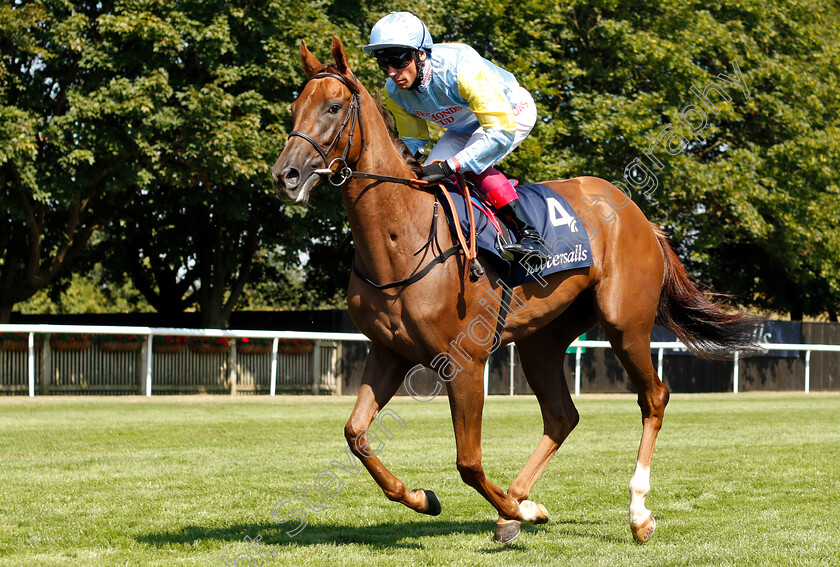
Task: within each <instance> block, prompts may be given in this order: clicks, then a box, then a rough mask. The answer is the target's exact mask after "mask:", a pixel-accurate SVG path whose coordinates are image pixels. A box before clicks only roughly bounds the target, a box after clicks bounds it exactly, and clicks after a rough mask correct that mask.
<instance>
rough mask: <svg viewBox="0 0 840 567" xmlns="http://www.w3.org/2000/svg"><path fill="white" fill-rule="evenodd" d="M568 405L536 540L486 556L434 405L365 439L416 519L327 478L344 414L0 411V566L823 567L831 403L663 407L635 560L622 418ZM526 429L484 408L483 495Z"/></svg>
mask: <svg viewBox="0 0 840 567" xmlns="http://www.w3.org/2000/svg"><path fill="white" fill-rule="evenodd" d="M576 404H577V406H578V409H579V410H580V413H581V423H580V424H579V425H578V428H577V429H576V430H575V431H574V432H573V433H572V435H571V436H570V438H569V439H568V440H567V441H566V443H565V444H564V445H563V447H561V449H560V451H559V452H558V454H557V456H556V457H555V458H554V460H553V461H552V463H551V464H550V465H549V467H548V469H547V470H546V472H545V474H544V475H543V477H542V478H541V479H540V482H539V483H537V485H536V487H535V489H534V491H533V492H532V499H534V500H535V501H537V502H540V503H542V504H545V505H546V506H547V507H548V510H549V512H550V514H551V521H550V522H549V523H548V524H546V525H544V526H537V527H534V526H525V525H523V533H522V534H521V535H520V536H519V538H518V539H517V540H515V541H514V542H513V543H512V544H509V545H507V546H501V545H497V544H495V543H494V542H493V541H492V539H491V538H492V529H493V525H494V522H495V514H494V511H493V510H492V509H491V507H490V505H489V504H487V503H486V502H485V501H484V499H483V498H481V497H480V496H479V495H478V494H477V493H475V492H474V491H473V490H472V489H470V488H469V487H467V486H466V485H464V484H463V483H462V482H461V480H460V478H459V475H458V472H457V470H456V469H455V466H454V462H455V445H454V440H453V435H452V427H451V424H450V421H449V412H448V406H447V405H446V402H445V401H444V400H435V401H433V402H430V403H418V402H415V401H414V400H411V399H398V400H396V401H395V402H393V403H392V404H391V405H389V406H388V407H390V408H393V409H394V410H395V411H396V412H397V413H398V415H399V416H400V417H401V418H402V419H403V420H404V421H405V426H404V427H399V426H398V425H396V424H395V422H394V421H389V422H388V425H389V428H390V429H391V431H392V432H393V434H394V438H393V439H387V438H384V437H383V438H381V439H380V440H381V442H382V446H381V451H380V455H381V457H382V459H383V462H384V463H385V465H386V466H388V467H389V468H390V469H391V471H392V472H394V473H395V474H396V475H397V476H398V477H400V478H401V479H402V480H404V481H405V482H406V484H407V485H408V486H409V487H411V488H427V489H431V490H434V491H435V492H436V493H437V494H438V496H439V497H440V498H441V501H442V503H443V513H442V514H441V515H440V516H437V517H429V516H423V515H419V514H416V513H414V512H412V511H410V510H409V509H408V508H405V507H404V506H402V505H399V504H396V503H392V502H389V501H388V500H387V499H386V498H385V497H384V495H383V494H382V493H381V491H380V490H379V489H378V487H377V486H376V485H375V483H374V482H373V480H372V479H371V478H370V477H369V475H368V474H367V472H366V471H365V470H364V469H363V468H362V467H361V466H359V468H358V474H357V475H353V474H351V473H350V472H347V471H344V470H341V469H336V468H335V466H334V465H331V462H332V461H333V460H335V461H344V462H347V461H346V454H345V453H344V447H345V445H344V439H343V435H342V428H343V425H344V422H345V421H346V419H347V416H348V415H349V414H350V411H351V409H352V405H353V400H352V399H350V398H311V397H278V398H275V399H269V398H264V397H261V398H250V397H238V398H220V397H177V398H173V397H165V398H153V399H145V398H64V397H45V398H35V399H24V398H0V463H2V465H1V466H2V475H0V565H3V566H5V565H9V566H11V565H14V566H16V567H18V566H39V567H41V566H53V565H142V566H151V565H167V566H170V565H215V566H223V565H225V562H224V561H223V559H222V555H224V556H226V557H227V558H228V559H229V563H228V564H231V565H233V564H236V561H237V560H239V563H238V564H239V565H241V566H245V565H260V566H262V565H277V566H279V565H319V566H321V565H340V566H342V565H346V566H353V567H358V566H362V565H377V566H389V565H394V566H403V565H488V566H490V565H492V566H494V567H495V566H505V565H511V566H513V565H516V566H519V565H587V566H588V565H609V566H618V565H633V566H637V565H703V566H707V565H715V566H718V567H720V566H726V565H733V566H734V565H738V566H741V565H838V564H840V559H838V557H840V543H839V542H838V534H840V510H838V508H837V503H838V502H840V459H839V458H838V457H840V396H838V395H835V394H810V395H804V394H740V395H732V394H724V395H685V396H681V395H675V396H673V397H672V399H671V403H670V404H669V407H668V411H667V412H666V416H665V425H664V427H663V430H662V433H661V434H660V437H659V442H658V445H657V451H656V455H655V457H654V464H653V471H652V472H653V474H652V480H651V484H652V488H653V490H652V493H651V496H650V497H649V498H648V506H649V507H650V508H651V509H652V510H653V512H654V516H655V517H656V518H657V522H658V526H657V531H656V533H655V534H654V537H653V539H652V540H651V541H650V542H649V543H647V544H645V545H639V544H634V543H633V541H632V538H631V536H630V532H629V528H628V526H627V505H628V503H629V495H628V492H627V488H626V487H627V483H628V482H629V479H630V476H631V474H632V472H633V468H634V464H635V453H636V450H637V448H638V442H639V436H640V434H641V420H640V414H639V411H638V407H637V406H636V404H635V399H634V398H633V397H630V396H624V395H621V396H583V397H581V398H579V399H577V400H576ZM540 423H541V422H540V418H539V409H538V406H537V403H536V401H535V400H534V399H533V398H530V397H517V398H490V399H489V400H488V402H487V405H486V408H485V418H484V432H483V438H484V452H483V454H484V466H485V472H486V473H487V475H488V477H489V478H490V479H491V480H493V481H494V482H495V483H496V484H498V485H500V486H502V487H507V486H508V485H509V484H510V482H511V481H512V480H513V479H514V478H515V476H516V474H517V472H518V471H519V469H520V468H521V467H522V466H523V465H524V463H525V461H526V460H527V458H528V455H529V454H530V452H531V450H532V449H533V448H534V447H535V445H536V442H537V440H538V439H539V436H540V434H541V425H540ZM375 445H376V444H375V443H374V446H375ZM328 469H329V470H333V471H337V472H336V473H335V476H332V475H330V474H329V473H326V474H324V475H322V476H321V477H320V481H321V482H322V488H323V489H324V491H325V492H327V491H329V490H332V491H335V492H336V493H335V494H334V495H333V496H332V497H327V498H325V497H323V496H320V495H319V494H318V493H317V490H316V489H312V490H311V491H310V492H309V494H308V496H309V497H310V499H311V500H312V503H313V505H314V506H315V507H318V508H319V509H318V510H317V511H313V510H309V511H308V518H307V521H308V523H307V525H306V527H305V528H304V529H303V530H302V531H301V532H300V533H299V534H298V535H296V536H295V537H290V536H288V535H287V534H286V531H288V530H291V529H292V528H294V527H295V526H297V525H298V523H299V522H298V521H297V520H290V521H289V522H287V523H286V524H283V525H279V524H277V523H276V522H274V521H273V520H272V519H271V511H272V508H273V506H274V505H275V504H276V503H277V502H278V501H281V500H282V499H284V498H289V499H290V502H291V501H293V500H294V498H295V492H296V491H297V492H298V493H305V491H306V490H307V488H308V487H312V486H313V484H314V483H316V482H318V480H319V479H318V475H319V473H321V471H323V470H328ZM330 481H332V483H331V484H330ZM339 482H341V483H343V484H338V483H339ZM339 488H340V490H339ZM294 507H301V506H300V505H298V504H291V503H289V504H286V505H285V507H284V508H283V511H284V512H288V511H290V510H291V509H292V508H294ZM246 536H248V537H250V538H253V539H256V538H258V537H260V538H261V540H259V544H258V545H259V549H261V550H262V551H263V553H265V554H266V555H264V556H260V555H259V554H258V553H257V552H256V551H253V548H251V549H249V547H248V546H247V543H246V542H245V541H244V538H245V537H246ZM244 553H249V554H250V556H251V557H252V558H253V560H252V562H251V563H248V562H247V561H245V559H246V556H244V555H239V554H244ZM272 554H273V556H272ZM237 556H238V557H237Z"/></svg>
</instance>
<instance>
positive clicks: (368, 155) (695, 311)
mask: <svg viewBox="0 0 840 567" xmlns="http://www.w3.org/2000/svg"><path fill="white" fill-rule="evenodd" d="M300 55H301V60H302V63H303V70H304V71H305V73H306V75H307V77H308V80H307V82H306V84H305V86H304V87H303V89H302V91H301V93H300V96H299V97H298V98H297V100H296V101H295V102H294V103H293V104H292V113H293V119H294V132H293V133H292V135H291V136H290V138H289V140H288V142H287V144H286V146H285V148H284V149H283V152H282V153H281V155H280V157H279V158H278V160H277V163H276V164H275V165H274V167H273V168H272V170H271V174H272V177H273V179H274V183H275V186H276V187H277V189H278V190H279V191H282V192H284V193H285V195H286V196H287V197H288V198H290V199H292V200H294V201H295V202H298V203H305V202H306V201H307V199H308V198H309V195H310V192H311V191H312V190H313V189H314V188H315V187H316V186H318V185H320V184H322V182H323V181H324V180H325V178H329V180H330V181H332V183H333V185H339V186H341V194H342V197H343V201H344V206H345V208H346V210H347V216H348V220H349V224H350V228H351V231H352V235H353V240H354V241H355V247H356V252H355V260H354V262H355V270H354V273H353V274H352V275H351V276H350V284H349V291H348V299H347V303H348V309H349V311H350V315H351V316H352V318H353V320H354V321H355V323H356V325H358V327H359V329H360V330H361V331H362V332H363V333H364V334H365V335H367V336H368V337H369V338H370V340H371V348H370V353H369V355H368V358H367V362H366V365H365V369H364V374H363V378H362V385H361V388H360V389H359V393H358V398H357V400H356V405H355V407H354V409H353V412H352V414H351V415H350V418H349V420H348V422H347V425H346V427H345V429H344V432H345V436H346V438H347V442H348V444H349V446H350V449H351V451H352V452H353V453H354V454H355V455H356V457H358V458H359V459H360V460H361V462H362V463H363V464H364V466H365V468H367V470H368V471H369V473H370V475H371V476H372V477H373V479H374V480H375V481H376V483H377V484H378V485H379V486H380V487H381V488H382V490H383V491H384V492H385V494H386V495H387V497H388V498H389V499H391V500H394V501H397V502H401V503H403V504H405V505H406V506H408V507H409V508H411V509H412V510H415V511H416V512H421V513H426V514H432V515H436V514H438V513H439V512H440V509H441V508H440V501H439V500H438V498H437V496H436V495H435V494H434V493H433V492H432V491H430V490H409V489H408V488H407V487H406V485H405V484H404V483H403V482H402V481H401V480H400V479H398V478H397V477H395V476H394V475H393V474H391V472H389V471H388V469H386V468H385V466H384V465H383V464H382V462H381V461H380V459H379V458H378V457H377V456H376V455H375V454H374V452H373V451H371V450H370V445H369V444H368V438H367V429H368V427H370V425H371V423H372V422H373V420H374V419H375V417H376V415H377V413H378V412H379V411H380V410H381V409H382V408H383V407H384V406H385V404H387V403H388V401H389V400H390V399H391V397H392V396H393V395H394V394H395V392H396V391H397V389H398V388H399V387H400V385H401V384H402V383H403V381H404V380H405V378H406V375H407V374H409V373H410V372H411V371H412V369H414V368H415V367H416V366H417V365H422V366H425V367H435V369H436V370H438V373H439V374H441V376H444V375H445V382H446V390H447V394H448V398H449V404H450V409H451V414H452V423H453V426H454V429H455V441H456V446H457V467H458V472H459V473H460V475H461V478H462V479H463V480H464V482H466V483H467V484H468V485H470V486H471V487H473V488H475V489H476V490H477V491H478V492H479V493H480V494H481V495H482V496H483V497H484V498H486V499H487V501H488V502H490V504H492V505H493V507H494V508H495V509H496V510H497V511H498V513H499V518H498V521H497V525H496V536H495V537H496V539H497V540H498V541H509V540H511V539H513V537H515V536H516V535H517V534H518V533H519V527H520V524H519V523H520V522H533V523H544V522H547V521H548V513H547V511H546V509H545V507H544V506H542V505H540V504H536V503H534V502H532V501H530V500H528V495H529V493H530V491H531V488H532V487H533V486H534V483H535V482H536V481H537V479H538V478H539V476H540V474H541V473H542V472H543V471H544V470H545V468H546V466H547V465H548V462H549V460H550V459H551V457H552V456H553V455H554V453H555V452H556V451H557V449H558V448H559V447H560V444H561V443H563V440H564V439H566V437H567V436H568V435H569V433H570V432H571V431H572V429H574V427H575V425H577V423H578V412H577V410H576V409H575V406H574V404H573V403H572V398H571V396H570V394H569V389H568V386H567V383H566V378H565V376H564V374H563V360H564V357H565V352H566V347H567V346H568V345H569V344H570V343H571V342H572V341H573V340H574V339H575V338H576V337H578V336H579V335H581V334H582V333H584V332H585V331H587V330H589V329H590V328H592V327H593V326H594V325H595V324H600V325H601V327H603V329H604V331H605V333H606V335H607V337H608V338H609V341H610V343H611V346H612V348H613V350H614V351H615V353H616V355H617V356H618V358H619V360H620V361H621V364H622V365H623V367H624V369H625V370H626V371H627V374H628V375H629V377H630V381H631V382H632V383H633V385H634V386H635V388H636V390H637V392H638V403H639V406H640V407H641V412H642V438H641V443H640V446H639V452H638V457H637V460H636V469H635V472H634V473H633V476H632V478H631V480H630V485H629V489H630V529H631V531H632V534H633V536H634V538H635V539H636V540H639V541H647V540H648V539H649V538H650V536H651V534H652V533H653V531H654V528H655V521H654V519H653V517H652V515H651V512H650V510H648V509H647V508H646V506H645V499H646V497H647V495H648V492H649V491H650V466H651V461H652V458H653V450H654V444H655V442H656V436H657V434H658V432H659V429H660V427H661V426H662V417H663V413H664V411H665V405H666V404H667V402H668V395H669V394H668V389H667V388H666V387H665V385H664V384H663V383H662V382H661V381H660V380H659V377H658V376H657V375H656V371H655V370H654V367H653V364H652V362H651V354H650V334H651V329H652V328H653V324H654V321H657V322H658V323H660V324H662V325H664V326H665V327H666V328H668V329H670V330H671V331H672V332H674V333H675V334H676V335H677V336H678V337H679V338H680V339H682V340H683V342H684V343H685V344H687V345H688V346H689V347H690V348H691V349H692V351H694V352H695V353H696V354H699V355H701V356H707V357H712V356H714V357H718V356H720V355H721V354H726V353H729V354H731V353H734V352H735V351H742V352H743V351H750V350H754V348H755V339H754V336H755V335H754V333H753V331H754V326H755V320H753V319H751V318H750V317H747V316H745V315H744V314H743V313H738V314H734V315H732V314H727V313H726V312H725V311H724V309H723V308H722V306H721V305H719V304H718V303H715V302H713V301H712V300H710V299H707V298H706V297H705V296H704V295H703V293H701V292H700V291H698V289H697V288H696V287H695V286H694V285H693V284H692V282H691V280H690V278H689V277H688V276H687V274H686V272H685V269H684V268H683V266H682V264H681V263H680V261H679V259H678V258H677V256H676V254H675V253H674V251H673V250H672V248H671V246H670V245H669V244H668V242H667V240H666V238H665V236H664V234H663V233H662V232H661V231H660V230H659V229H658V228H656V227H655V226H653V225H652V224H651V223H649V222H648V221H647V219H646V218H645V217H644V215H643V214H642V212H641V211H640V210H639V209H638V207H636V205H635V204H633V203H632V201H630V200H629V199H628V198H626V196H624V195H623V194H621V193H620V192H619V191H618V190H616V189H615V187H613V186H611V185H610V184H609V183H608V182H606V181H604V180H602V179H597V178H594V177H579V178H575V179H569V180H565V181H549V182H546V183H545V185H547V186H548V187H550V188H551V189H552V190H554V191H556V192H557V193H559V194H560V195H562V196H563V197H564V198H565V200H566V201H567V202H568V203H569V204H570V205H571V207H572V208H573V209H574V210H575V211H576V212H577V213H578V214H579V215H583V213H584V212H585V211H587V208H586V207H585V204H584V201H586V203H587V206H588V207H589V210H590V211H592V210H593V208H594V212H595V213H596V214H590V216H589V220H590V221H591V222H589V223H587V227H586V228H587V232H588V234H589V239H590V247H591V255H592V259H593V262H594V264H593V265H592V266H591V267H587V268H578V269H573V270H567V271H564V272H559V273H557V274H554V275H551V276H547V277H546V278H545V279H542V278H539V279H537V280H534V281H530V282H528V283H525V284H524V285H521V286H516V287H515V288H513V289H512V296H511V297H510V298H509V300H510V301H509V303H508V304H507V305H506V304H505V303H504V302H503V301H502V300H501V299H500V297H503V296H504V294H503V293H502V292H503V291H504V287H505V286H504V284H503V283H502V280H501V279H500V277H499V274H498V273H497V272H496V270H494V268H493V265H491V264H490V263H489V262H486V261H483V260H482V259H481V258H479V260H480V261H482V264H483V267H484V268H485V269H486V273H485V274H484V275H481V276H479V277H478V278H475V277H474V276H475V274H472V275H473V277H471V273H470V269H469V264H468V262H467V260H466V258H465V255H464V254H452V255H451V256H447V258H448V259H446V258H445V259H441V257H440V251H441V250H443V249H446V248H447V247H448V246H451V245H453V244H454V243H455V240H456V239H455V238H454V237H453V236H452V233H451V232H450V228H449V227H448V226H447V225H446V223H445V222H436V216H435V215H436V207H435V202H436V197H435V195H434V194H433V193H432V192H429V191H425V190H421V189H418V188H413V187H410V186H408V185H407V184H406V183H404V182H401V181H399V179H392V178H403V179H408V178H414V177H416V175H415V173H414V170H413V169H412V166H411V165H410V163H411V162H412V161H413V160H412V159H411V157H410V156H406V153H407V150H405V149H404V146H403V145H402V143H401V142H395V141H394V139H393V138H392V136H391V134H390V132H389V130H388V128H387V126H386V122H385V120H384V119H383V117H382V115H381V114H380V110H379V106H378V105H377V103H376V102H375V101H374V99H373V98H372V97H371V96H370V94H369V93H368V92H367V91H366V90H365V88H364V87H363V86H362V85H361V84H360V83H359V82H358V81H357V80H356V78H355V77H354V76H353V74H352V72H351V69H350V66H349V64H348V60H347V55H346V53H345V51H344V47H343V45H342V44H341V42H340V41H339V40H338V38H335V37H334V38H333V41H332V55H333V59H334V61H335V62H334V63H330V64H327V65H322V64H321V63H320V62H319V61H318V60H317V59H316V58H315V57H314V56H313V55H312V53H310V51H309V50H308V49H307V48H306V45H305V44H304V43H301V46H300ZM415 165H416V162H415ZM330 168H332V169H330ZM351 171H352V175H351ZM331 172H333V173H334V174H333V175H330V173H331ZM335 172H337V173H335ZM366 173H372V174H379V175H380V176H388V177H380V178H375V177H376V176H375V175H374V176H373V177H374V178H371V177H370V176H366V175H365V174H366ZM610 190H613V191H614V192H615V195H612V196H610V195H609V193H608V192H609V191H610ZM617 197H621V198H622V199H624V200H623V201H621V199H618V198H617ZM609 202H612V203H613V204H614V205H615V206H611V205H610V204H609ZM616 203H617V204H616ZM430 232H431V233H432V234H431V237H434V238H436V239H437V243H438V244H439V246H437V247H435V246H434V245H432V244H433V238H430ZM430 243H431V244H430ZM421 252H422V253H421ZM436 256H437V258H438V259H437V261H435V257H436ZM420 272H423V273H424V274H425V275H424V276H423V277H422V278H419V279H418V278H417V277H415V278H412V279H409V278H410V277H411V276H412V275H415V274H418V273H420ZM360 274H361V275H360ZM362 275H363V276H364V277H362ZM407 279H408V281H405V280H407ZM474 280H475V281H474ZM389 282H395V285H392V286H390V287H377V286H374V285H371V283H378V284H387V283H389ZM487 298H492V300H490V301H488V300H487ZM503 305H505V307H507V309H506V310H505V307H503ZM514 306H515V307H516V309H515V313H514V309H513V308H514ZM493 310H495V311H493ZM490 311H492V312H493V313H494V316H495V317H496V318H497V319H498V323H499V332H498V334H493V336H492V337H491V336H490V334H491V333H488V332H483V333H480V332H478V331H477V330H476V329H477V327H476V326H475V325H473V326H472V327H470V325H471V323H475V322H477V321H485V322H486V321H487V320H488V319H490V316H489V315H488V312H490ZM499 311H503V313H501V315H502V317H498V316H499ZM493 320H494V322H495V321H496V320H495V319H493ZM485 327H486V325H485ZM490 330H491V331H492V326H491V329H490ZM511 342H515V343H516V345H517V347H518V350H519V356H520V360H521V362H522V368H523V369H524V371H525V375H526V378H527V380H528V384H529V385H530V386H531V388H532V389H533V391H534V394H535V395H536V397H537V399H538V401H539V405H540V410H541V412H542V418H543V427H544V430H543V436H542V439H541V440H540V441H539V443H538V445H537V447H536V449H535V450H534V452H533V454H532V455H531V458H530V459H529V460H528V462H527V463H526V464H525V467H524V468H523V469H522V472H521V473H520V474H519V476H518V477H517V478H516V479H515V480H514V482H513V484H511V486H510V488H509V489H508V491H507V493H505V492H504V491H503V490H502V489H501V488H499V487H498V486H496V485H495V484H493V483H492V482H491V481H490V479H488V478H487V477H486V476H485V474H484V470H483V468H482V465H481V419H482V410H483V405H484V391H483V369H484V365H485V363H486V361H487V359H488V357H489V353H490V352H492V350H493V349H494V348H497V347H499V346H502V345H506V344H508V343H511ZM491 343H492V348H488V347H489V346H490V345H491ZM441 356H444V357H449V358H448V360H449V361H450V364H449V365H448V367H447V368H446V369H445V372H443V373H441V370H442V369H441V368H440V365H435V364H434V363H433V361H435V360H438V361H439V360H441V358H440V357H441ZM436 357H437V358H436ZM455 360H457V361H458V364H457V367H456V366H455V362H453V361H455ZM453 376H454V377H453Z"/></svg>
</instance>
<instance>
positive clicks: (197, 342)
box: [189, 337, 230, 354]
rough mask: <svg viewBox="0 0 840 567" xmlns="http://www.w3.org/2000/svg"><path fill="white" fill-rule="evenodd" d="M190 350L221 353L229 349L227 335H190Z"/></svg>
mask: <svg viewBox="0 0 840 567" xmlns="http://www.w3.org/2000/svg"><path fill="white" fill-rule="evenodd" d="M189 346H190V350H191V351H193V352H196V353H199V354H221V353H223V352H227V351H228V350H229V349H230V339H229V338H227V337H190V340H189Z"/></svg>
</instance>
